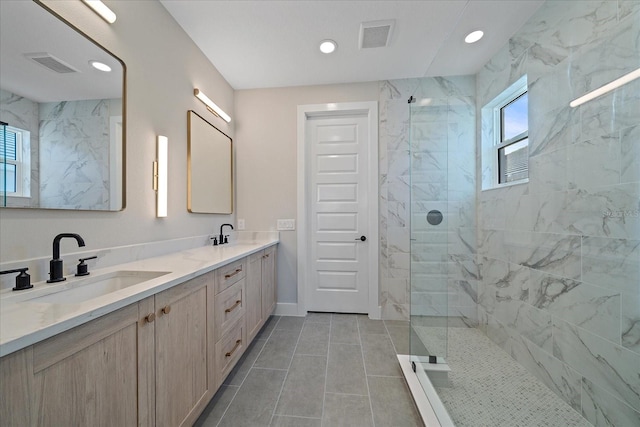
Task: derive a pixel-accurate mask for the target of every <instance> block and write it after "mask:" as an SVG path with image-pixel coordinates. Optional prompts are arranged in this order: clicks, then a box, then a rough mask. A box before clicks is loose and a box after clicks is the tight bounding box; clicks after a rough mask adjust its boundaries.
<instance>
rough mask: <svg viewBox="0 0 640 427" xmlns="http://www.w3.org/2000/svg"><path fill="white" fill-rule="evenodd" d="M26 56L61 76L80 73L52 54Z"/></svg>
mask: <svg viewBox="0 0 640 427" xmlns="http://www.w3.org/2000/svg"><path fill="white" fill-rule="evenodd" d="M24 56H26V57H27V58H29V59H32V60H34V61H35V62H37V63H38V64H40V65H42V66H43V67H46V68H48V69H50V70H51V71H55V72H56V73H59V74H67V73H77V72H79V71H78V70H76V69H75V68H73V67H72V66H71V65H69V64H67V63H65V62H64V61H63V60H61V59H58V58H56V57H55V56H53V55H51V54H50V53H26V54H25V55H24Z"/></svg>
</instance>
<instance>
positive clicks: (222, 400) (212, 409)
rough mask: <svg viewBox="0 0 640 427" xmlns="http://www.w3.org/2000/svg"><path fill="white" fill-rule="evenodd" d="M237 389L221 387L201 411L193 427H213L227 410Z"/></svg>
mask: <svg viewBox="0 0 640 427" xmlns="http://www.w3.org/2000/svg"><path fill="white" fill-rule="evenodd" d="M238 389H239V387H232V386H226V385H223V386H221V387H220V388H219V389H218V391H217V392H216V394H215V395H214V396H213V399H211V402H209V404H208V405H207V407H206V408H205V409H204V411H202V415H200V418H198V421H196V423H195V424H194V427H215V426H217V425H218V422H219V421H220V418H222V415H223V414H224V411H226V410H227V408H228V407H229V404H230V403H231V400H232V399H233V397H234V396H235V395H236V393H237V392H238Z"/></svg>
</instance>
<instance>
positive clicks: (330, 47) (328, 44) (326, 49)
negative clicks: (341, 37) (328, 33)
mask: <svg viewBox="0 0 640 427" xmlns="http://www.w3.org/2000/svg"><path fill="white" fill-rule="evenodd" d="M337 47H338V43H336V42H334V41H333V40H322V41H321V42H320V52H322V53H331V52H333V51H335V50H336V48H337Z"/></svg>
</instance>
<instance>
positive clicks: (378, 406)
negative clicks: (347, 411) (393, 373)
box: [368, 377, 423, 427]
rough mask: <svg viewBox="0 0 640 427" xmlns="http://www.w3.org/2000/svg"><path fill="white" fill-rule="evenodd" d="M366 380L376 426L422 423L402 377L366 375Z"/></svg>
mask: <svg viewBox="0 0 640 427" xmlns="http://www.w3.org/2000/svg"><path fill="white" fill-rule="evenodd" d="M368 380H369V392H370V393H371V407H372V409H373V419H374V421H375V424H376V426H377V427H410V426H416V427H418V426H422V425H423V424H422V421H421V420H420V416H419V415H418V412H417V410H416V408H415V406H414V404H413V398H412V397H411V394H410V392H409V389H408V388H407V386H406V384H405V382H404V379H403V378H390V377H368Z"/></svg>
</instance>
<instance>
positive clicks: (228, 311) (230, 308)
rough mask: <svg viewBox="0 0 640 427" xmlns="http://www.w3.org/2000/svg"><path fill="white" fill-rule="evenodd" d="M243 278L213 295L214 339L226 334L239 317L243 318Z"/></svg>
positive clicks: (244, 304)
mask: <svg viewBox="0 0 640 427" xmlns="http://www.w3.org/2000/svg"><path fill="white" fill-rule="evenodd" d="M244 297H245V279H242V280H240V281H238V282H236V283H235V284H234V285H231V287H230V288H228V289H226V290H224V291H222V292H220V293H219V294H218V295H216V296H215V307H214V309H213V313H214V316H215V319H216V321H215V329H216V341H218V340H219V339H220V338H222V336H223V335H224V334H226V333H227V332H228V331H229V330H230V329H231V328H232V327H233V324H234V323H235V322H236V321H237V320H238V319H240V318H244V317H243V316H244V311H245V306H246V303H245V300H244Z"/></svg>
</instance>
